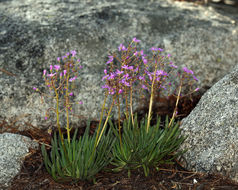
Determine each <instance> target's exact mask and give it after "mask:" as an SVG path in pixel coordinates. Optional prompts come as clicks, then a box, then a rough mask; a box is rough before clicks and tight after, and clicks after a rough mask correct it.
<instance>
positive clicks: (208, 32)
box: [0, 0, 238, 126]
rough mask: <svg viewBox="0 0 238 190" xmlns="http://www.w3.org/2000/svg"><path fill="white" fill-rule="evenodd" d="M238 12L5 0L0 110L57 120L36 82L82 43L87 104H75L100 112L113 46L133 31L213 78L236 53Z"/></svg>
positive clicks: (144, 3)
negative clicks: (48, 112) (47, 115)
mask: <svg viewBox="0 0 238 190" xmlns="http://www.w3.org/2000/svg"><path fill="white" fill-rule="evenodd" d="M237 20H238V17H237V15H235V14H230V13H225V12H224V13H218V12H216V11H215V10H214V9H212V8H208V7H202V6H196V5H194V4H188V3H180V2H173V1H165V0H154V1H148V0H140V1H137V0H127V1H125V0H119V1H113V0H82V1H80V2H79V1H77V0H69V1H61V0H43V1H42V0H40V1H39V0H35V1H31V0H22V1H11V0H9V1H0V26H1V27H0V44H1V45H0V69H1V71H2V72H1V75H0V84H1V85H0V104H1V109H0V115H1V117H2V118H5V119H7V120H8V119H11V118H15V117H18V116H19V115H20V116H22V119H21V120H20V121H21V122H23V121H28V122H31V123H32V124H33V125H37V126H40V125H42V124H43V123H44V124H45V125H49V124H51V123H50V122H52V123H53V124H55V120H51V119H50V120H48V121H47V122H45V121H44V114H45V111H46V109H47V108H49V107H51V106H53V105H54V104H52V102H50V101H47V102H46V103H45V104H42V102H41V99H40V96H39V94H36V93H34V92H33V90H32V88H33V87H39V88H41V85H42V84H43V82H44V81H43V79H42V71H43V69H44V68H49V65H51V64H56V63H57V61H56V59H57V57H59V56H62V55H64V54H65V53H66V52H68V51H70V50H76V51H77V52H78V58H80V59H81V60H82V64H83V65H84V69H83V70H82V71H81V78H80V80H78V83H77V85H76V87H77V89H76V90H75V95H76V97H75V101H79V100H82V101H83V102H84V104H83V105H80V106H79V107H76V108H75V110H74V111H75V114H76V115H81V116H84V117H86V118H88V117H92V118H96V119H99V116H100V109H101V106H102V102H103V98H104V96H103V94H104V92H103V90H102V89H101V86H102V85H103V83H102V81H101V78H102V76H103V70H104V67H105V62H106V61H107V60H108V58H107V56H108V51H109V50H110V51H114V50H116V49H117V47H118V45H119V44H120V43H122V42H127V43H129V42H130V41H131V39H132V38H133V37H135V36H136V37H137V38H138V39H140V40H142V42H141V48H142V49H144V50H148V49H149V48H150V47H152V46H157V47H161V48H164V49H165V50H166V52H167V53H170V54H171V55H172V60H173V61H174V62H175V63H176V64H177V65H179V66H185V65H186V66H187V67H189V68H190V69H192V70H194V72H195V74H196V76H197V77H198V78H199V80H200V82H199V85H200V86H201V87H203V86H211V85H213V84H214V83H215V82H217V81H218V80H219V79H221V78H222V77H223V76H224V75H225V74H226V73H227V72H228V71H229V70H230V69H231V68H233V66H234V65H235V61H236V60H238V51H237V49H238V43H237V41H238V35H237V30H238V24H237ZM3 69H4V71H3ZM6 71H7V72H10V73H12V74H14V75H11V74H9V73H7V72H6ZM41 90H42V91H43V92H46V93H48V92H47V91H45V90H44V89H43V88H41ZM137 104H138V103H137ZM72 122H75V123H77V122H78V118H77V117H75V118H73V119H72Z"/></svg>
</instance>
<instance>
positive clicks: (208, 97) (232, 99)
mask: <svg viewBox="0 0 238 190" xmlns="http://www.w3.org/2000/svg"><path fill="white" fill-rule="evenodd" d="M181 128H182V131H183V134H184V135H188V138H187V140H186V141H185V143H184V144H183V145H182V147H181V148H182V149H186V148H188V152H187V153H185V155H184V157H185V159H186V163H187V164H188V165H187V167H188V169H192V170H194V171H199V172H209V173H212V172H218V173H220V174H223V175H226V176H228V177H230V178H232V179H233V180H236V181H238V147H237V143H238V65H237V66H236V67H235V68H234V71H232V72H231V73H230V74H228V75H226V76H225V77H224V78H223V79H221V80H220V81H219V82H217V83H216V84H215V85H214V86H213V87H212V88H210V89H209V90H208V91H207V92H206V93H205V94H204V95H203V96H202V98H201V99H200V101H199V103H198V104H197V106H196V107H195V109H194V110H193V111H192V112H191V113H190V115H189V116H188V117H186V118H185V119H183V120H182V125H181Z"/></svg>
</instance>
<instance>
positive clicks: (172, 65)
mask: <svg viewBox="0 0 238 190" xmlns="http://www.w3.org/2000/svg"><path fill="white" fill-rule="evenodd" d="M169 65H170V67H173V68H175V69H177V68H178V66H177V65H174V63H173V62H172V61H171V62H170V63H169Z"/></svg>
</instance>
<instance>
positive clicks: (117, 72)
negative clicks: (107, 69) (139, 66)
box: [116, 69, 124, 75]
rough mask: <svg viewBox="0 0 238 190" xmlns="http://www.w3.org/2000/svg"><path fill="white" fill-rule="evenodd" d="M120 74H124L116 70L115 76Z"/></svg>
mask: <svg viewBox="0 0 238 190" xmlns="http://www.w3.org/2000/svg"><path fill="white" fill-rule="evenodd" d="M122 73H124V71H119V70H118V69H117V70H116V74H117V75H120V74H122Z"/></svg>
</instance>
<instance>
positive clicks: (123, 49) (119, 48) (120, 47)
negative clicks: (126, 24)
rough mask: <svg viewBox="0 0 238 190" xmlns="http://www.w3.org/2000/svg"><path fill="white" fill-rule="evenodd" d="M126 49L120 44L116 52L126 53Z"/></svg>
mask: <svg viewBox="0 0 238 190" xmlns="http://www.w3.org/2000/svg"><path fill="white" fill-rule="evenodd" d="M126 50H127V49H126V47H125V46H124V45H123V44H120V45H119V46H118V51H126Z"/></svg>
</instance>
